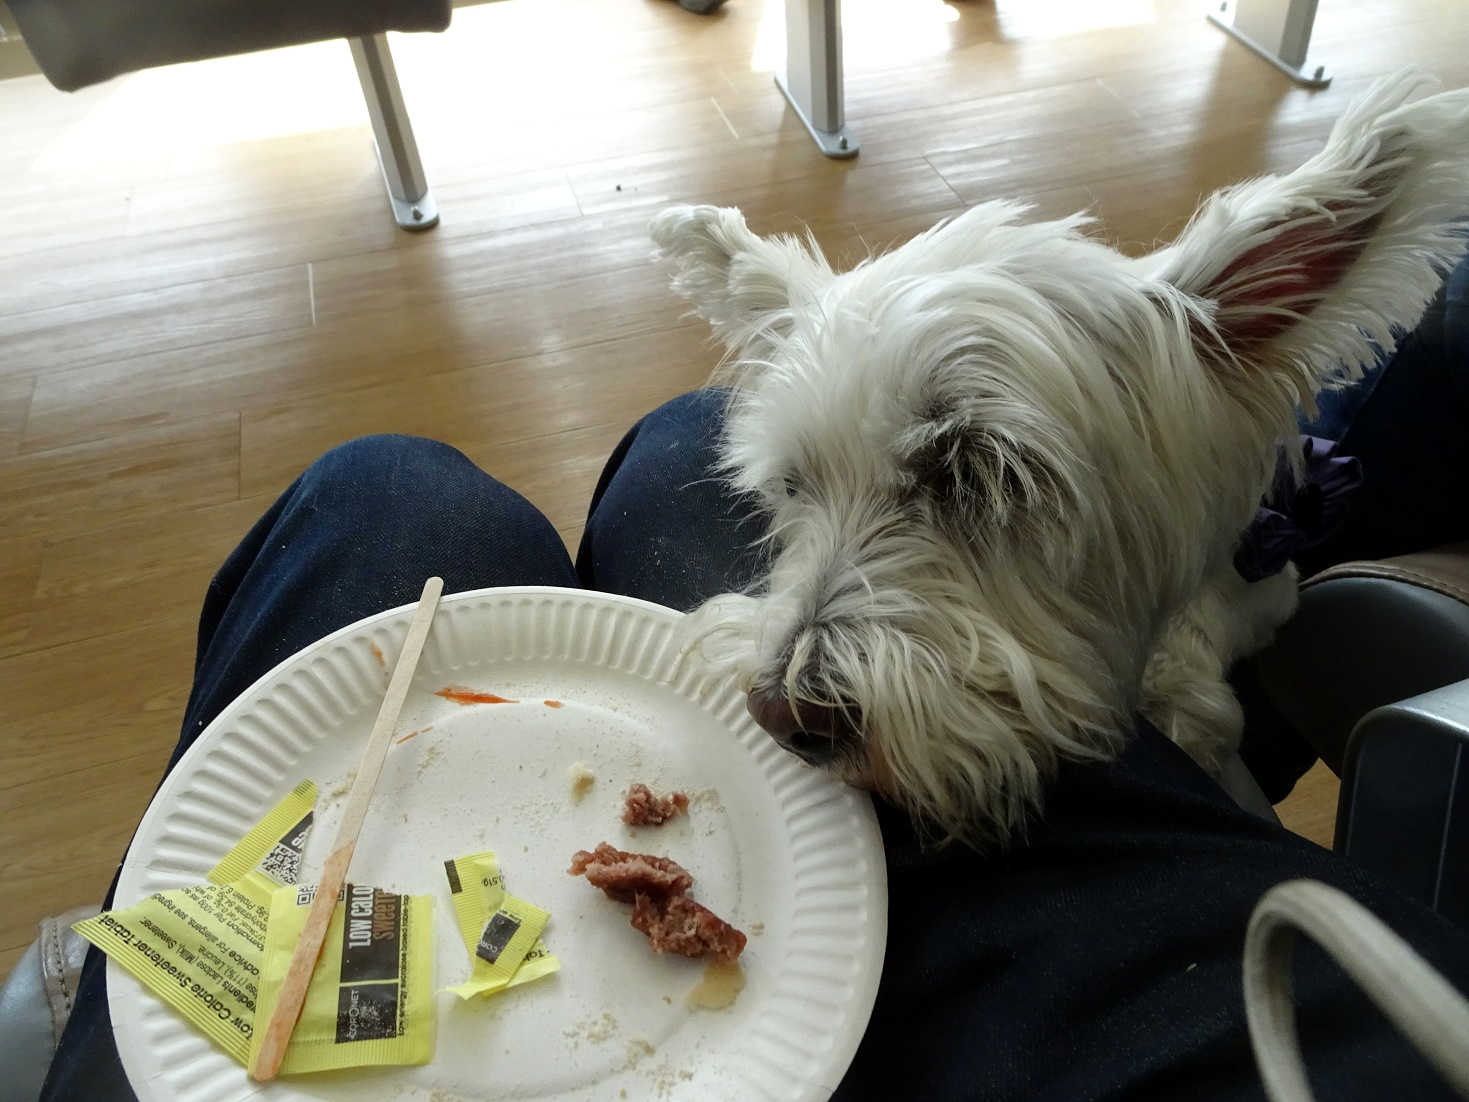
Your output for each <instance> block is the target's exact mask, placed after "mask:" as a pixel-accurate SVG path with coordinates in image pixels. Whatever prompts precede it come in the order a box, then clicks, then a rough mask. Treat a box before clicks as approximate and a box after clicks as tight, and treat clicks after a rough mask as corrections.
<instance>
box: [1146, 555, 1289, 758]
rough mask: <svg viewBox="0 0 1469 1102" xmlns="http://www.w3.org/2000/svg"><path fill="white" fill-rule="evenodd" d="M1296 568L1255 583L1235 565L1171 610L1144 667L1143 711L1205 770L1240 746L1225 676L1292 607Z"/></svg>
mask: <svg viewBox="0 0 1469 1102" xmlns="http://www.w3.org/2000/svg"><path fill="white" fill-rule="evenodd" d="M1296 580H1297V575H1296V568H1295V567H1294V566H1293V565H1291V566H1287V567H1286V569H1285V570H1283V571H1281V572H1280V573H1279V574H1275V575H1272V576H1271V577H1268V578H1264V579H1262V580H1261V581H1258V582H1246V581H1245V580H1244V579H1243V578H1241V577H1240V576H1239V575H1238V574H1237V573H1235V572H1234V570H1233V569H1230V570H1229V571H1228V572H1227V573H1223V574H1221V575H1220V576H1218V577H1216V578H1214V579H1212V580H1211V581H1209V582H1208V583H1207V584H1205V586H1204V588H1203V589H1202V590H1200V592H1199V594H1198V596H1197V597H1195V598H1194V600H1193V601H1191V602H1190V603H1189V604H1188V605H1186V606H1185V607H1184V608H1182V609H1180V610H1179V611H1178V612H1177V613H1175V614H1174V616H1173V618H1172V619H1171V620H1170V621H1169V623H1168V626H1167V628H1166V629H1165V630H1164V632H1163V637H1162V639H1161V640H1160V641H1159V643H1158V647H1157V649H1156V650H1155V651H1154V652H1153V655H1152V657H1151V658H1150V659H1149V660H1148V665H1147V668H1146V669H1145V670H1144V672H1143V714H1144V715H1145V716H1146V717H1147V718H1148V719H1149V720H1150V721H1151V722H1152V723H1153V724H1154V725H1155V726H1156V727H1157V728H1158V729H1159V730H1161V731H1162V732H1163V733H1164V734H1165V735H1167V736H1168V737H1169V738H1170V739H1172V740H1173V741H1174V742H1176V743H1177V744H1178V745H1179V746H1180V747H1181V748H1182V749H1183V750H1184V751H1185V752H1187V753H1188V755H1189V756H1190V757H1191V758H1193V759H1194V760H1195V761H1196V762H1198V763H1199V765H1201V766H1202V767H1203V768H1204V769H1205V771H1207V772H1208V773H1209V775H1210V776H1218V775H1219V771H1220V770H1221V769H1222V768H1223V766H1224V763H1225V762H1226V760H1228V758H1229V756H1230V755H1231V754H1233V753H1234V752H1235V751H1236V750H1238V749H1239V744H1240V737H1241V735H1242V734H1243V732H1244V716H1243V714H1242V713H1241V711H1240V706H1239V701H1238V700H1237V699H1236V698H1235V695H1234V690H1233V689H1232V688H1230V686H1229V682H1228V681H1227V680H1226V678H1227V676H1228V674H1229V669H1230V667H1231V666H1232V665H1233V664H1234V663H1235V662H1237V661H1238V660H1239V659H1241V658H1244V657H1245V656H1247V655H1250V654H1253V653H1255V652H1256V651H1258V650H1260V649H1261V648H1262V647H1264V646H1265V645H1266V644H1267V643H1269V642H1270V640H1271V638H1272V637H1273V636H1274V635H1275V631H1276V629H1277V628H1279V627H1280V625H1281V624H1283V623H1285V622H1286V620H1288V619H1290V617H1291V615H1292V614H1293V613H1294V612H1295V608H1296Z"/></svg>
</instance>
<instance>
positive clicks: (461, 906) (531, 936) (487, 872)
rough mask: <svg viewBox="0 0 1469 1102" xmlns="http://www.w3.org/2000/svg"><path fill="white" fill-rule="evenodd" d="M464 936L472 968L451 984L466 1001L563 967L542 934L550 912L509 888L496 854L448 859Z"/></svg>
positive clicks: (452, 895) (451, 888) (446, 864)
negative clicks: (510, 892) (462, 977)
mask: <svg viewBox="0 0 1469 1102" xmlns="http://www.w3.org/2000/svg"><path fill="white" fill-rule="evenodd" d="M444 874H445V876H446V877H447V878H448V880H449V895H450V898H451V899H452V900H453V902H454V917H455V920H456V922H457V923H458V926H459V936H460V938H461V939H462V940H463V942H464V948H465V949H466V950H467V951H468V953H469V959H470V962H471V963H472V965H473V969H472V971H471V973H470V977H469V979H468V980H466V981H465V982H464V983H461V984H457V985H455V986H453V987H450V988H448V990H449V991H451V992H453V993H454V994H455V995H458V996H459V997H460V998H461V999H469V998H472V997H474V996H476V995H488V994H493V993H494V992H496V991H503V990H507V989H509V988H511V987H519V986H520V985H521V984H525V983H530V982H532V981H533V980H538V979H540V978H541V977H542V976H549V975H550V974H551V973H552V972H555V971H557V970H558V969H559V968H560V967H561V962H560V961H559V960H557V959H556V958H555V957H554V956H552V955H551V951H550V950H549V949H547V948H546V943H545V942H544V941H542V940H541V933H542V931H543V930H544V929H545V927H546V923H547V922H549V921H550V917H551V916H550V915H549V914H548V913H547V912H546V911H544V910H542V909H541V908H540V907H537V906H535V905H534V904H532V903H527V902H526V901H525V900H523V899H518V898H516V897H515V896H513V895H510V894H509V893H508V892H506V890H505V881H504V877H503V876H502V875H501V873H500V866H499V862H498V861H497V860H496V859H495V855H494V854H493V853H491V852H485V853H472V854H470V855H468V856H467V857H456V858H454V859H453V860H450V861H445V862H444Z"/></svg>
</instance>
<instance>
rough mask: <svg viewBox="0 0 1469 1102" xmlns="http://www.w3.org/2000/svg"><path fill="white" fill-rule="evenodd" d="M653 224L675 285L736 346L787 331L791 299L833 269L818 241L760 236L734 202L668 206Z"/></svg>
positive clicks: (795, 302)
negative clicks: (818, 246)
mask: <svg viewBox="0 0 1469 1102" xmlns="http://www.w3.org/2000/svg"><path fill="white" fill-rule="evenodd" d="M650 229H651V231H652V234H653V240H654V242H655V243H656V244H657V246H658V251H659V253H660V254H661V255H662V257H663V259H664V260H665V261H666V262H667V263H668V264H669V266H670V267H671V268H672V270H673V289H674V290H675V291H677V292H678V293H679V294H681V295H683V296H684V297H685V298H687V299H688V300H689V301H690V302H691V303H693V306H694V309H695V311H697V312H698V314H699V316H700V317H702V318H703V319H704V320H705V321H707V322H709V324H710V325H711V326H713V328H714V331H715V333H716V335H717V336H718V337H719V338H720V339H721V340H723V341H724V342H725V344H727V345H729V346H730V347H731V348H740V349H748V347H749V346H750V345H751V344H752V343H756V342H758V341H759V340H760V338H761V337H762V336H763V337H765V338H766V339H767V340H768V339H771V338H775V339H778V338H779V337H781V336H784V335H785V334H786V333H788V332H789V331H790V327H791V321H792V318H793V316H794V315H793V307H795V306H799V305H800V304H801V303H803V302H806V301H808V300H810V299H812V298H814V297H815V296H816V295H817V294H818V293H819V291H820V289H821V287H823V286H824V285H825V284H826V283H827V282H828V281H829V280H830V279H831V277H832V271H831V268H830V266H828V265H827V263H826V260H825V259H824V258H823V257H822V256H821V254H820V252H819V251H818V250H816V248H815V247H814V245H810V244H803V243H802V242H799V241H797V240H795V239H794V238H789V237H770V238H764V237H758V236H756V235H755V234H753V233H751V232H750V229H749V227H748V226H746V225H745V219H744V216H743V215H741V214H740V212H739V211H737V210H735V209H734V208H732V207H710V206H701V207H670V208H668V209H667V210H664V211H662V212H660V213H659V214H658V216H657V217H656V218H654V219H653V223H652V226H651V227H650Z"/></svg>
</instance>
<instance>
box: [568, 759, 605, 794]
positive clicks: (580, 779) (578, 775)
mask: <svg viewBox="0 0 1469 1102" xmlns="http://www.w3.org/2000/svg"><path fill="white" fill-rule="evenodd" d="M566 772H567V774H568V775H569V776H570V777H571V802H572V803H574V804H579V803H581V802H582V799H583V798H584V797H585V796H586V794H587V792H588V790H590V789H591V787H592V785H594V784H596V783H597V774H595V773H593V772H592V771H591V770H590V769H588V768H587V763H586V762H584V761H574V762H572V763H571V765H570V767H569V768H568V769H567V770H566Z"/></svg>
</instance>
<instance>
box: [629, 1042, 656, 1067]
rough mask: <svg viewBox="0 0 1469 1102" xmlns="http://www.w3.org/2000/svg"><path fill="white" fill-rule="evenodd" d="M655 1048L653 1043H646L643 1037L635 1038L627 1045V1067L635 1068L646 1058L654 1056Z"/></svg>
mask: <svg viewBox="0 0 1469 1102" xmlns="http://www.w3.org/2000/svg"><path fill="white" fill-rule="evenodd" d="M653 1052H654V1048H653V1045H652V1042H650V1041H645V1040H643V1039H642V1038H641V1037H634V1038H633V1039H632V1040H631V1041H629V1042H628V1043H627V1066H628V1067H630V1068H635V1067H637V1066H638V1061H639V1060H641V1059H642V1058H643V1057H644V1056H652V1055H653Z"/></svg>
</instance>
